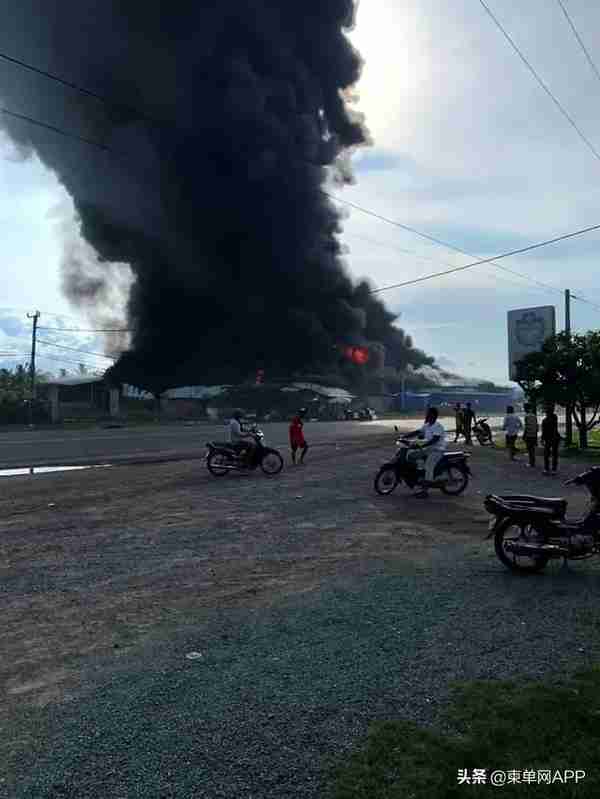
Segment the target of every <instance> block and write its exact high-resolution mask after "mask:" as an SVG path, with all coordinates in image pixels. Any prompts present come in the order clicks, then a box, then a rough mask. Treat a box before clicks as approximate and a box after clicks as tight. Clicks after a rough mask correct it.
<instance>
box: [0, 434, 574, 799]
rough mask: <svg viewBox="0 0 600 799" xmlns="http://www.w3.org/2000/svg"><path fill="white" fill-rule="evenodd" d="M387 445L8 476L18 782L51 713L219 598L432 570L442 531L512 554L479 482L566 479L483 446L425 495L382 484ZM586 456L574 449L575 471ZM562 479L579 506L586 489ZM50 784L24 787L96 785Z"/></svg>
mask: <svg viewBox="0 0 600 799" xmlns="http://www.w3.org/2000/svg"><path fill="white" fill-rule="evenodd" d="M392 449H393V447H392ZM389 454H390V436H389V434H385V435H382V436H379V435H375V436H374V435H372V434H371V435H369V436H365V438H364V440H362V441H361V440H355V441H349V440H348V441H344V442H342V443H340V444H338V445H336V444H334V443H333V442H331V444H330V445H328V446H323V447H321V448H320V449H315V450H313V451H311V453H310V456H311V457H310V458H309V461H308V463H307V465H305V466H303V467H296V468H292V467H291V466H289V465H287V466H286V469H285V471H284V472H283V474H282V475H281V476H280V477H279V478H276V479H267V478H265V477H263V476H262V475H260V474H256V475H251V476H238V475H230V476H228V477H227V478H224V479H222V480H218V479H215V478H213V477H211V476H210V475H209V474H208V473H207V472H206V470H205V468H204V465H203V463H202V462H201V461H197V460H195V461H191V462H185V461H184V462H177V463H165V464H160V465H140V466H115V467H111V468H109V469H103V470H93V471H87V472H77V473H65V474H55V475H43V476H42V475H41V476H39V477H33V478H27V477H24V478H21V477H19V478H9V479H5V480H3V481H2V482H0V519H1V520H2V521H1V537H0V568H1V573H2V593H1V603H2V619H3V625H2V633H1V638H2V645H1V650H2V654H3V658H2V661H1V664H0V677H1V683H2V686H3V688H4V697H3V699H4V701H3V703H2V708H1V710H0V724H1V727H2V729H3V735H2V736H1V746H2V750H3V751H1V752H0V756H3V757H4V758H5V759H6V762H9V764H10V771H9V773H12V775H13V779H14V780H16V782H14V783H11V784H12V785H13V786H14V785H19V784H20V782H21V780H22V776H23V773H24V771H23V769H26V768H28V767H27V766H26V764H27V763H28V762H30V761H29V760H28V757H29V758H30V757H31V753H33V752H36V751H37V750H38V749H41V750H44V749H45V748H46V747H47V746H48V740H46V738H45V737H44V734H41V733H40V730H41V729H42V728H45V726H44V725H46V724H47V723H48V719H49V717H51V716H52V715H53V714H54V713H55V712H58V710H59V709H60V708H64V707H68V706H71V707H73V706H74V705H76V704H77V705H78V706H81V707H83V706H84V705H85V703H86V701H87V698H88V697H91V696H92V695H93V694H94V693H95V692H97V691H98V690H99V686H106V685H107V684H110V683H111V680H114V679H115V675H118V674H122V673H123V671H124V670H126V669H130V668H131V664H132V663H134V662H135V660H136V658H138V657H139V656H140V653H142V652H146V653H147V652H149V651H151V650H152V647H153V646H156V647H161V646H164V645H165V642H168V641H169V640H171V637H172V636H176V635H181V634H182V631H185V630H189V629H194V628H196V627H197V626H198V625H201V624H202V623H203V621H204V620H206V619H207V618H208V616H209V615H211V614H212V615H214V612H218V613H228V612H237V610H236V609H239V610H243V611H244V612H250V611H252V612H253V613H255V614H258V615H257V618H259V617H260V616H261V614H262V613H274V612H276V611H277V609H278V608H279V607H280V606H282V603H285V602H288V601H290V599H293V598H294V597H296V598H297V597H308V598H314V597H318V596H319V595H320V592H323V591H325V590H329V589H331V588H332V587H335V586H336V585H338V584H344V585H345V586H347V587H348V586H350V587H353V588H356V587H357V586H358V587H359V586H360V585H361V581H362V580H363V579H364V578H365V577H367V576H369V575H373V574H374V573H377V574H384V575H385V574H393V573H394V572H395V571H397V570H398V569H400V570H402V569H404V568H405V567H406V564H412V567H414V568H418V569H424V570H425V571H427V570H429V569H430V565H431V563H433V562H434V561H435V560H436V557H437V555H439V552H440V551H441V549H443V548H444V547H445V546H450V547H453V548H454V549H453V551H454V552H455V553H459V554H458V557H459V558H461V559H462V555H461V554H460V553H463V552H465V553H467V552H470V553H471V554H472V553H473V552H474V551H476V552H477V553H479V554H478V557H480V558H483V559H484V560H485V562H486V564H488V565H491V567H492V568H493V569H496V571H497V570H501V568H502V567H500V566H499V565H498V564H496V562H495V561H494V560H491V559H490V556H489V552H487V551H486V554H485V555H484V554H482V553H483V551H484V550H483V549H482V548H481V547H480V545H479V542H480V540H481V538H482V537H483V534H484V532H485V529H486V528H485V526H486V522H487V515H486V514H485V512H484V511H483V509H482V505H481V500H482V496H483V495H484V494H485V493H487V492H489V491H491V490H499V489H502V490H505V491H511V490H512V491H523V490H524V489H525V488H527V489H530V490H531V491H534V492H538V493H546V494H548V493H552V492H549V489H550V488H551V489H552V490H553V492H556V491H557V490H558V487H557V485H556V482H554V483H551V484H550V485H549V483H548V480H547V479H546V480H544V478H543V477H542V476H541V475H540V474H537V473H536V474H532V473H531V472H529V471H527V470H525V469H524V468H523V467H522V465H516V464H513V465H509V464H508V463H507V462H506V460H505V458H504V457H503V456H502V453H499V452H490V451H487V450H481V449H479V448H476V449H475V450H474V452H473V458H472V461H473V462H472V467H473V471H474V472H475V477H476V480H475V481H474V482H473V483H472V486H471V487H470V489H469V492H468V493H467V494H466V495H465V496H463V497H461V498H458V499H452V498H448V497H444V496H443V495H441V494H439V493H436V494H434V495H432V498H431V499H430V500H429V501H427V502H422V501H419V500H416V499H414V498H412V497H410V495H409V494H408V492H407V491H406V490H403V489H402V488H400V489H398V491H397V493H396V494H394V495H393V496H391V497H386V498H382V497H378V496H376V495H375V494H374V492H373V490H372V478H373V475H374V473H375V470H376V468H377V466H378V465H379V463H380V462H381V461H382V460H384V459H386V457H387V456H388V455H389ZM575 471H576V467H575V466H572V465H570V466H569V467H567V468H566V469H565V476H566V474H567V472H568V474H569V475H571V474H574V473H575ZM561 493H566V494H567V495H568V496H570V497H571V498H572V501H573V504H574V507H575V508H581V507H582V505H583V499H584V498H583V496H582V495H581V492H578V491H577V490H563V489H561ZM474 547H475V549H474ZM453 557H454V556H453ZM212 615H211V618H212ZM228 629H230V628H228ZM228 635H235V633H232V632H231V630H230V631H229V632H223V633H222V636H224V638H223V640H225V639H227V636H228ZM255 678H256V679H258V678H259V677H258V675H255ZM61 712H62V711H61ZM82 712H83V711H82ZM27 753H29V754H27ZM99 773H100V772H99ZM19 775H20V776H19ZM105 776H106V775H104V778H105ZM99 778H100V777H99ZM1 786H2V783H1V782H0V787H1ZM38 789H39V786H38ZM40 790H41V789H40ZM48 790H49V792H48V793H43V792H38V793H31V794H29V793H25V792H23V793H19V794H18V795H19V796H21V795H22V796H25V795H27V796H29V795H31V796H34V795H35V796H67V795H68V796H71V795H72V796H78V797H80V796H87V795H90V796H91V795H95V794H93V793H89V794H88V793H86V792H85V791H83V790H79V792H77V791H76V790H75V788H73V791H74V792H72V793H68V792H64V793H57V792H56V791H55V792H54V793H52V792H51V791H50V789H48ZM7 795H9V794H7ZM15 795H17V794H15ZM113 795H114V796H117V795H119V796H120V795H123V796H133V795H137V794H134V793H127V792H125V793H123V794H120V793H114V794H112V793H110V794H107V796H113ZM140 795H142V794H140ZM145 795H147V796H149V795H152V796H154V795H156V796H163V795H164V796H171V795H173V796H175V795H177V796H180V795H181V796H183V795H184V792H183V789H182V792H181V793H172V794H171V793H164V794H163V793H160V792H157V793H156V794H154V793H152V794H150V793H147V794H145ZM198 795H199V796H200V795H202V796H205V795H206V796H213V795H214V796H217V795H227V794H226V793H224V794H219V793H198ZM230 795H235V794H230ZM239 795H246V794H242V793H240V794H239ZM247 795H248V796H250V795H261V796H262V795H263V794H260V793H257V794H251V793H248V794H247ZM264 795H265V796H266V795H269V796H270V795H273V796H276V795H279V794H276V793H272V794H271V793H268V794H267V793H265V794H264ZM281 795H282V796H283V795H288V794H283V793H282V794H281ZM289 795H291V794H289ZM299 795H300V794H299Z"/></svg>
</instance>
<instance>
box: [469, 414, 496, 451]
mask: <svg viewBox="0 0 600 799" xmlns="http://www.w3.org/2000/svg"><path fill="white" fill-rule="evenodd" d="M473 435H474V436H475V438H476V439H477V441H478V442H479V444H480V445H481V446H482V447H486V446H493V444H494V437H493V435H492V428H491V427H490V426H489V424H488V423H487V418H485V419H478V420H477V421H476V422H475V424H474V425H473Z"/></svg>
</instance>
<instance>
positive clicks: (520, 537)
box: [484, 466, 600, 573]
mask: <svg viewBox="0 0 600 799" xmlns="http://www.w3.org/2000/svg"><path fill="white" fill-rule="evenodd" d="M565 485H578V486H585V488H587V490H588V491H589V493H590V504H589V508H588V511H587V513H586V514H585V515H584V516H583V517H582V518H581V519H574V520H569V519H567V518H566V512H567V504H568V503H567V500H566V499H562V498H559V499H556V498H548V497H536V496H530V495H527V494H523V495H521V494H509V495H503V496H498V495H496V494H490V495H489V496H487V497H486V498H485V501H484V506H485V509H486V510H487V512H488V513H491V514H492V518H491V519H490V523H489V530H490V532H489V534H488V536H487V538H491V537H492V536H493V537H494V546H495V549H496V555H497V556H498V558H499V559H500V560H501V561H502V563H503V564H504V565H505V566H507V567H508V568H509V569H511V570H512V571H515V572H522V573H532V572H539V571H541V570H542V569H543V568H544V567H545V566H546V564H547V563H548V561H549V560H551V559H552V558H564V559H565V560H567V559H569V560H583V559H585V558H589V557H591V556H592V555H595V554H598V553H600V466H594V467H593V468H591V469H588V470H587V471H586V472H582V473H581V474H579V475H577V477H574V478H573V479H572V480H567V482H566V483H565Z"/></svg>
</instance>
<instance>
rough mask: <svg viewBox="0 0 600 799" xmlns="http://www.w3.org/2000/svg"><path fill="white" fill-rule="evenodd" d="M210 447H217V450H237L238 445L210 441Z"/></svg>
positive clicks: (228, 442) (229, 442)
mask: <svg viewBox="0 0 600 799" xmlns="http://www.w3.org/2000/svg"><path fill="white" fill-rule="evenodd" d="M209 446H211V447H215V449H235V446H236V445H235V444H232V443H231V441H209Z"/></svg>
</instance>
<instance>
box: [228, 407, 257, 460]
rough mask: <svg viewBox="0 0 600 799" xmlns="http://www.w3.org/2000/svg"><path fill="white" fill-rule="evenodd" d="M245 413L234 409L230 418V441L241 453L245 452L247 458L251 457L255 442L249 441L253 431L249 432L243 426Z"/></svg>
mask: <svg viewBox="0 0 600 799" xmlns="http://www.w3.org/2000/svg"><path fill="white" fill-rule="evenodd" d="M242 418H243V414H242V412H241V411H234V412H233V414H232V416H231V419H230V420H229V441H230V442H231V444H232V445H233V446H234V448H235V449H236V450H237V451H238V452H239V454H240V455H242V454H244V451H245V455H244V458H245V459H249V458H250V455H251V453H252V450H253V449H254V442H253V441H249V440H248V439H250V438H251V437H252V433H248V432H246V431H245V430H244V428H243V427H242Z"/></svg>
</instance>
